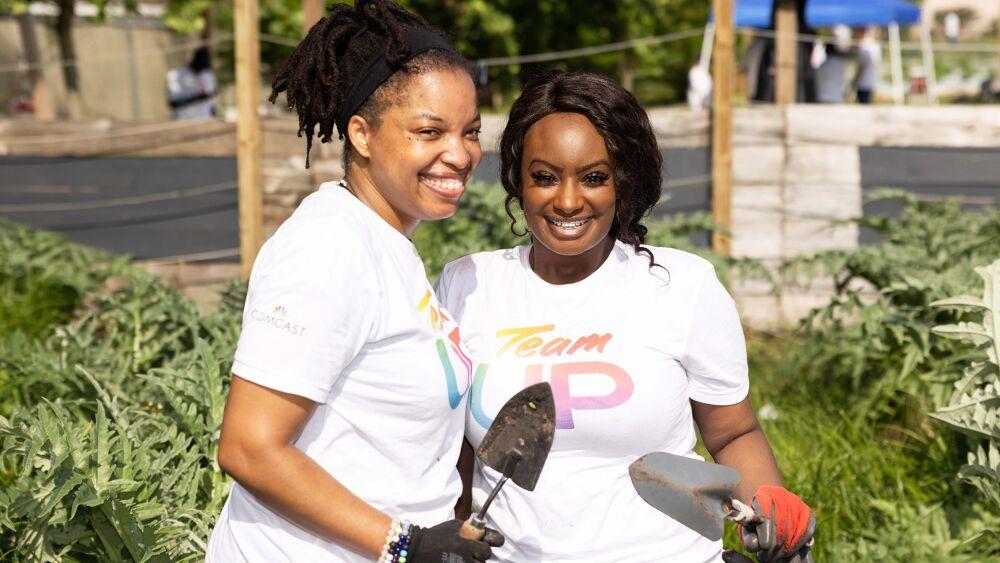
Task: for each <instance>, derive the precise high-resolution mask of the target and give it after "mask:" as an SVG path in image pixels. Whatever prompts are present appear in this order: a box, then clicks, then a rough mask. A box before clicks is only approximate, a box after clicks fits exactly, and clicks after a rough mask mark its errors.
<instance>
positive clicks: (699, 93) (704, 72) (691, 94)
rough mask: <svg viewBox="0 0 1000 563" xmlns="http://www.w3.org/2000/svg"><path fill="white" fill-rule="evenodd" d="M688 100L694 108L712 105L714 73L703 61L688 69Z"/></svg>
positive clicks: (700, 108) (699, 108)
mask: <svg viewBox="0 0 1000 563" xmlns="http://www.w3.org/2000/svg"><path fill="white" fill-rule="evenodd" d="M687 101H688V106H690V107H691V109H692V110H702V109H708V107H709V106H710V105H712V75H711V74H710V73H709V70H708V68H707V67H706V65H703V64H702V63H701V61H698V62H696V63H694V66H692V67H691V70H689V71H688V90H687Z"/></svg>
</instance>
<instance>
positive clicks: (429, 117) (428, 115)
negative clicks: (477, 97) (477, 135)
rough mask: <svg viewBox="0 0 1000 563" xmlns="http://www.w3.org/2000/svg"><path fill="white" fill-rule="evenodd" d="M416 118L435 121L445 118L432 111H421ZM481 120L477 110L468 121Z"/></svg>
mask: <svg viewBox="0 0 1000 563" xmlns="http://www.w3.org/2000/svg"><path fill="white" fill-rule="evenodd" d="M417 118H422V119H427V120H430V121H434V122H436V123H445V120H444V118H443V117H441V116H439V115H435V114H433V113H428V112H423V113H420V114H417ZM482 120H483V118H482V116H481V115H480V114H479V112H476V116H475V117H473V118H472V119H470V120H469V123H475V122H477V121H482Z"/></svg>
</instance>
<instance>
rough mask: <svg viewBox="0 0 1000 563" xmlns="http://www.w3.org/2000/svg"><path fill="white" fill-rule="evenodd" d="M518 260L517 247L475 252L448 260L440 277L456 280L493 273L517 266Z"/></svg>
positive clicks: (518, 251)
mask: <svg viewBox="0 0 1000 563" xmlns="http://www.w3.org/2000/svg"><path fill="white" fill-rule="evenodd" d="M519 261H520V248H519V247H514V248H503V249H500V250H490V251H486V252H476V253H474V254H468V255H466V256H463V257H461V258H459V259H458V260H453V261H451V262H449V263H448V264H447V265H446V266H445V267H444V270H443V271H442V273H441V277H442V278H443V277H446V276H447V277H448V278H449V281H457V280H461V279H464V278H467V277H470V276H476V275H477V273H495V272H496V271H498V270H503V269H506V268H510V267H518V265H519V263H520V262H519Z"/></svg>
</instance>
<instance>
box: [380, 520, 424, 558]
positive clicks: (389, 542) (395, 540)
mask: <svg viewBox="0 0 1000 563" xmlns="http://www.w3.org/2000/svg"><path fill="white" fill-rule="evenodd" d="M416 529H417V527H416V526H414V525H412V524H410V521H409V520H406V519H402V518H393V519H392V521H391V523H390V525H389V527H388V529H387V530H386V534H385V542H384V543H383V544H382V549H381V550H380V551H379V556H378V563H407V562H408V561H409V560H410V542H411V541H412V539H413V533H414V532H415V531H416Z"/></svg>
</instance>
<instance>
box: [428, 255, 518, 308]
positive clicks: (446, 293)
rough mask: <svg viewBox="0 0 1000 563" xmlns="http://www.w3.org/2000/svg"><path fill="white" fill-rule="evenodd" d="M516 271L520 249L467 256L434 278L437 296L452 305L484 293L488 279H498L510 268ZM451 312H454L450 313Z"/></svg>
mask: <svg viewBox="0 0 1000 563" xmlns="http://www.w3.org/2000/svg"><path fill="white" fill-rule="evenodd" d="M514 268H520V248H519V247H514V248H504V249H500V250H492V251H487V252H477V253H474V254H469V255H466V256H463V257H461V258H459V259H458V260H454V261H452V262H449V263H448V264H447V265H446V266H445V267H444V269H443V270H442V271H441V277H440V278H439V279H438V285H437V287H438V297H439V298H440V299H442V300H443V301H445V302H447V303H449V304H451V305H452V306H454V303H456V302H457V301H459V300H464V299H465V298H466V297H468V296H469V295H471V294H472V293H475V292H477V291H478V292H483V291H486V285H487V283H486V282H487V281H488V280H491V279H492V280H502V279H505V278H506V277H507V273H509V272H510V271H511V269H514ZM451 312H452V313H455V311H451Z"/></svg>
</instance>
